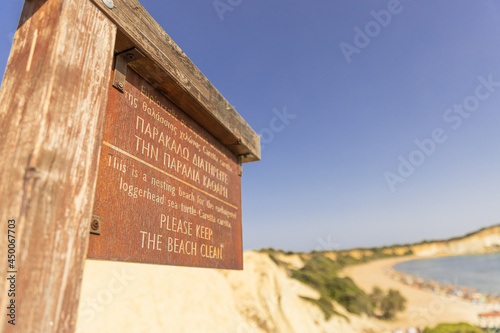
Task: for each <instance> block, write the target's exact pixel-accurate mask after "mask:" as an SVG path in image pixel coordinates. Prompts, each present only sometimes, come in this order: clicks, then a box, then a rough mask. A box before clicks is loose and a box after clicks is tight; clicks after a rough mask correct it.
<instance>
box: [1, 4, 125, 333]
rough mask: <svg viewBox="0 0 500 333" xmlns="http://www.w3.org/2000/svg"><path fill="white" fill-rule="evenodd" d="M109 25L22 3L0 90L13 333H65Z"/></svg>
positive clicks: (89, 194)
mask: <svg viewBox="0 0 500 333" xmlns="http://www.w3.org/2000/svg"><path fill="white" fill-rule="evenodd" d="M115 36H116V27H115V26H114V24H113V23H112V22H111V21H109V19H108V18H107V17H106V16H105V15H103V14H102V12H101V11H100V10H99V9H98V8H96V7H95V6H94V5H93V4H92V3H91V2H90V1H88V0H30V1H26V2H25V5H24V8H23V12H22V16H21V20H20V23H19V27H18V30H17V32H16V35H15V38H14V43H13V46H12V50H11V54H10V58H9V62H8V65H7V68H6V71H5V76H4V80H3V82H2V87H1V90H0V142H2V144H1V145H0V156H1V157H2V159H1V160H0V174H1V175H2V182H0V221H1V225H2V238H1V242H0V243H1V246H0V258H2V260H5V261H6V258H7V253H6V249H7V244H6V238H7V237H5V231H6V230H7V229H6V227H5V228H4V226H6V223H7V220H8V219H15V221H16V230H15V231H16V246H17V247H16V248H17V257H16V259H17V261H16V262H15V269H16V270H17V278H16V293H15V302H16V303H15V304H16V326H15V327H14V326H12V325H10V324H8V322H7V320H9V317H7V316H6V311H7V309H6V307H7V302H9V301H10V299H9V298H7V297H6V295H7V289H8V288H9V285H8V281H6V279H5V277H6V276H7V273H6V268H7V263H5V264H2V265H0V276H1V278H0V295H1V296H0V308H1V310H0V316H1V322H0V331H1V332H9V331H15V332H73V331H74V330H75V327H76V315H77V308H78V300H79V296H80V284H81V279H82V273H83V265H84V259H85V253H86V251H87V245H88V239H89V223H90V218H91V214H92V204H93V198H94V190H95V183H96V174H97V161H98V155H99V147H100V144H101V140H102V129H103V119H104V111H105V107H106V102H107V95H108V87H109V77H110V73H111V66H112V59H113V47H114V42H115Z"/></svg>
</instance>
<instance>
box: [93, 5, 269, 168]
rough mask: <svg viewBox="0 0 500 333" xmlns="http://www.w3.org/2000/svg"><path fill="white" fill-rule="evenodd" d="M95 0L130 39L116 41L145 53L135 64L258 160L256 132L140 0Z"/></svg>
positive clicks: (184, 107) (216, 132)
mask: <svg viewBox="0 0 500 333" xmlns="http://www.w3.org/2000/svg"><path fill="white" fill-rule="evenodd" d="M92 1H93V2H94V3H95V4H96V5H97V6H98V7H100V8H101V10H102V11H103V12H104V13H105V14H106V15H108V17H109V18H110V19H111V20H112V21H113V22H115V23H116V25H117V26H118V29H119V32H120V34H121V35H123V36H125V37H126V38H127V39H128V42H126V41H121V42H119V43H117V46H118V47H119V49H118V50H117V51H123V50H125V49H127V48H130V47H137V48H138V49H140V50H141V52H143V53H144V54H145V55H146V58H145V59H143V60H140V61H135V62H133V63H131V64H130V67H131V68H133V69H134V70H135V71H136V72H137V73H138V74H139V75H141V76H142V77H144V78H145V79H146V80H148V82H149V83H151V84H152V85H153V86H154V87H155V88H156V89H157V90H158V91H161V92H162V93H163V94H164V95H165V96H166V97H168V98H169V99H170V100H172V101H173V102H174V103H175V104H177V106H179V107H180V108H181V109H182V110H183V111H184V112H186V113H187V114H188V115H189V116H191V117H192V118H193V119H194V120H195V121H197V122H198V123H199V124H200V125H201V126H203V127H205V128H206V129H208V130H210V132H211V133H212V134H213V135H214V136H215V137H216V138H217V139H218V140H220V141H221V142H222V143H223V144H224V145H226V146H227V147H228V148H229V149H231V151H233V152H234V153H235V154H236V155H240V156H242V162H252V161H257V160H259V159H260V139H259V137H258V135H257V134H256V133H255V132H254V131H253V130H252V128H251V127H250V126H249V125H248V124H247V123H246V122H245V121H244V120H243V118H242V117H241V116H240V115H239V114H238V113H237V112H236V110H235V109H234V108H233V107H232V106H231V105H230V104H229V102H228V101H227V100H226V99H225V98H224V97H223V96H222V95H221V94H220V92H219V91H217V89H215V87H214V86H213V85H212V84H211V83H210V82H209V81H208V79H207V78H206V77H205V76H204V75H203V74H202V73H201V72H200V70H199V69H198V68H197V67H196V66H195V65H194V64H193V62H192V61H191V60H190V59H189V58H188V57H187V56H186V54H184V52H183V51H182V50H181V49H180V48H179V47H178V46H177V44H175V42H174V41H173V40H172V39H171V38H170V36H168V35H167V33H166V32H165V31H164V30H163V29H162V28H161V27H160V26H159V25H158V23H157V22H156V21H155V20H154V19H153V18H152V17H151V15H150V14H149V13H148V12H147V11H146V10H145V9H144V7H142V6H141V4H140V3H139V2H138V1H137V0H120V1H115V7H114V8H113V9H110V8H108V7H107V6H106V5H105V4H104V3H103V2H102V0H92Z"/></svg>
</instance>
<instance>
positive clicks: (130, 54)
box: [127, 53, 135, 61]
mask: <svg viewBox="0 0 500 333" xmlns="http://www.w3.org/2000/svg"><path fill="white" fill-rule="evenodd" d="M127 58H128V60H130V61H132V60H134V59H135V55H134V54H133V53H127Z"/></svg>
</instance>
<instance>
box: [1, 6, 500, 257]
mask: <svg viewBox="0 0 500 333" xmlns="http://www.w3.org/2000/svg"><path fill="white" fill-rule="evenodd" d="M140 3H141V4H142V5H143V6H144V7H145V8H146V10H148V11H149V13H150V14H151V15H152V16H153V17H154V18H155V19H156V20H157V22H158V23H159V24H160V25H161V26H162V27H163V29H164V30H165V31H166V32H167V34H169V36H170V37H172V39H173V40H174V41H175V42H176V43H177V44H178V45H179V46H180V48H181V49H182V50H183V51H184V52H185V53H186V54H187V56H188V57H190V59H191V60H192V61H193V62H194V64H195V65H197V66H198V68H199V69H200V70H201V72H202V73H204V74H205V76H206V77H207V78H208V79H209V80H210V81H211V82H212V83H213V85H214V86H215V87H216V88H217V89H218V90H219V91H220V92H221V93H222V95H223V96H224V97H225V98H226V99H227V100H228V101H229V102H230V103H231V104H232V105H233V106H234V107H235V109H236V110H237V111H238V112H239V113H240V114H241V116H242V117H243V118H244V119H245V120H246V121H247V122H248V123H249V124H250V125H251V126H252V128H253V129H254V130H255V131H256V132H257V133H258V134H260V135H261V141H262V146H263V151H262V161H260V162H255V163H249V164H245V165H244V168H243V178H242V206H243V239H244V242H243V246H244V248H245V249H260V248H268V247H273V248H277V249H283V250H285V251H287V250H292V251H311V250H335V249H347V248H356V247H373V246H384V245H391V244H396V243H399V244H404V243H415V242H419V241H422V240H424V239H427V240H434V239H447V238H451V237H458V236H461V235H464V234H467V233H469V232H473V231H475V230H477V229H480V228H483V227H488V226H493V225H496V224H498V223H500V205H498V202H499V201H500V171H499V170H500V145H499V143H500V131H499V130H498V128H499V125H500V113H499V112H498V106H500V69H499V67H498V60H499V59H500V43H499V42H498V37H497V36H496V35H497V34H496V33H495V32H496V31H499V30H500V20H499V18H500V4H499V3H497V2H495V1H491V0H482V1H476V2H469V1H465V0H460V1H451V0H446V1H440V2H432V1H411V0H401V1H397V0H383V1H379V0H377V1H371V2H369V3H364V2H363V3H358V2H355V3H351V2H333V3H332V2H327V1H320V2H317V3H304V2H302V1H297V0H295V1H286V2H285V1H283V0H278V1H274V2H272V3H269V2H264V1H257V2H255V1H254V2H250V1H243V0H240V1H231V2H229V1H227V0H215V1H196V2H195V3H194V5H193V3H192V2H157V1H152V0H147V1H146V0H144V1H140ZM21 7H22V1H12V2H8V3H6V4H5V5H4V10H3V11H2V12H1V13H0V18H1V19H0V31H1V35H2V39H1V42H0V72H1V73H2V74H3V72H4V69H5V65H6V62H7V58H8V54H9V50H10V47H11V42H12V38H13V36H14V32H15V30H16V27H17V22H18V20H19V16H20V12H21ZM495 110H497V111H495Z"/></svg>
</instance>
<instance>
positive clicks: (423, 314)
mask: <svg viewBox="0 0 500 333" xmlns="http://www.w3.org/2000/svg"><path fill="white" fill-rule="evenodd" d="M412 259H422V258H419V257H415V256H412V257H404V258H401V257H399V258H389V259H381V260H377V261H373V262H369V263H366V264H360V265H354V266H350V267H347V268H346V269H345V270H344V271H343V272H342V275H343V276H349V277H351V278H352V279H353V280H354V282H355V283H356V284H357V285H358V286H359V287H360V288H362V289H363V290H364V291H365V292H367V293H370V292H371V291H372V289H373V287H374V286H378V287H380V288H382V289H383V290H387V289H389V288H392V289H397V290H399V291H400V293H401V294H402V295H403V296H404V297H405V298H406V299H407V304H406V310H405V311H404V312H401V313H399V314H398V316H397V318H396V320H395V321H393V322H391V323H390V325H391V326H393V327H394V328H398V327H401V328H405V327H410V326H414V327H421V328H424V327H426V326H428V327H433V326H435V325H437V324H439V323H455V322H468V323H471V324H477V323H478V314H479V313H483V312H488V311H491V310H498V309H499V308H500V305H499V304H498V303H497V304H496V305H495V304H475V303H473V302H471V301H468V300H464V299H462V298H460V297H457V296H453V295H444V294H441V293H433V292H431V291H429V290H421V289H418V288H416V286H412V285H407V284H404V283H403V282H400V281H397V280H396V279H395V278H394V277H391V276H390V275H391V274H390V272H391V271H392V267H393V266H394V265H396V264H398V263H401V262H404V261H408V260H412ZM392 275H393V274H392Z"/></svg>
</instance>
